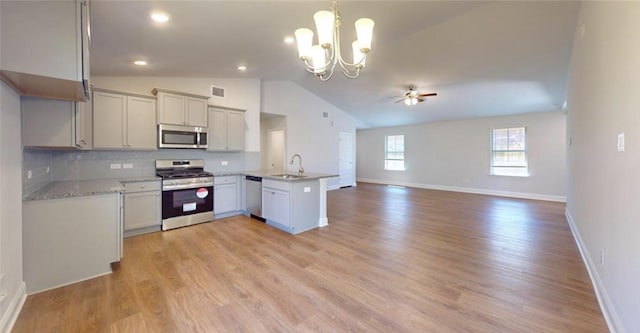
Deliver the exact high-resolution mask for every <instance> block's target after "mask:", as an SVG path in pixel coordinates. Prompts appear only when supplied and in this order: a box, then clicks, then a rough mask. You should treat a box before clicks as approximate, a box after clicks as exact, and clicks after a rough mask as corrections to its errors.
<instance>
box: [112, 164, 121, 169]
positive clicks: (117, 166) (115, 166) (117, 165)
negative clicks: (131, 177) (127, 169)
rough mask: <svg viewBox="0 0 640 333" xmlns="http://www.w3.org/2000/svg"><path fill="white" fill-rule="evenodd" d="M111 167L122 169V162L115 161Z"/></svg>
mask: <svg viewBox="0 0 640 333" xmlns="http://www.w3.org/2000/svg"><path fill="white" fill-rule="evenodd" d="M110 167H111V169H121V168H122V164H119V163H114V164H111V166H110Z"/></svg>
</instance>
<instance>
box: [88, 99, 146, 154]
mask: <svg viewBox="0 0 640 333" xmlns="http://www.w3.org/2000/svg"><path fill="white" fill-rule="evenodd" d="M155 112H156V101H155V99H153V98H150V97H145V96H135V95H127V94H122V93H117V92H112V91H103V90H95V91H94V92H93V119H94V137H93V145H94V147H95V148H101V149H140V150H147V149H157V141H156V140H157V131H156V121H155Z"/></svg>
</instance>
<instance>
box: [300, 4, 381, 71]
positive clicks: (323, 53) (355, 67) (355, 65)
mask: <svg viewBox="0 0 640 333" xmlns="http://www.w3.org/2000/svg"><path fill="white" fill-rule="evenodd" d="M313 20H314V21H315V23H316V30H317V31H318V44H316V45H312V44H313V31H311V29H307V28H300V29H298V30H296V31H295V36H296V44H297V45H298V57H300V60H302V61H303V62H304V65H305V67H306V69H307V71H309V72H310V73H313V74H315V75H316V76H317V77H318V78H320V80H322V81H327V80H329V79H330V78H331V77H332V76H333V71H334V69H335V68H336V65H340V68H341V69H342V72H343V73H344V75H345V76H346V77H348V78H350V79H355V78H357V77H358V75H360V70H361V69H362V68H364V65H365V62H366V60H367V54H368V53H369V51H370V50H371V37H372V36H373V25H374V22H373V20H372V19H369V18H361V19H359V20H357V21H356V23H355V26H356V35H357V40H356V41H354V42H353V43H352V44H351V46H352V49H353V62H351V63H350V62H347V61H345V60H344V58H342V54H341V53H340V13H339V12H338V4H337V1H336V0H333V5H332V6H331V11H326V10H321V11H318V12H316V13H315V14H314V15H313Z"/></svg>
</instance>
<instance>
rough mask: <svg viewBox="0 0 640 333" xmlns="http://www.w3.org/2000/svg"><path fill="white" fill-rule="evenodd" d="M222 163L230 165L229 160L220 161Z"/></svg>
mask: <svg viewBox="0 0 640 333" xmlns="http://www.w3.org/2000/svg"><path fill="white" fill-rule="evenodd" d="M220 164H221V165H229V161H222V162H220Z"/></svg>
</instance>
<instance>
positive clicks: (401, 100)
mask: <svg viewBox="0 0 640 333" xmlns="http://www.w3.org/2000/svg"><path fill="white" fill-rule="evenodd" d="M405 99H406V98H401V99H399V100H397V101H395V102H393V103H400V102H404V100H405Z"/></svg>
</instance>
